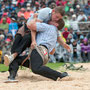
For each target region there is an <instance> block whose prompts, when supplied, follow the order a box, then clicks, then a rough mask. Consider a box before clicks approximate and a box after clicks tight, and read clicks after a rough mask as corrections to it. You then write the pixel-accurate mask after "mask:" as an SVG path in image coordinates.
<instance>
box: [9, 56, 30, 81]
mask: <svg viewBox="0 0 90 90" xmlns="http://www.w3.org/2000/svg"><path fill="white" fill-rule="evenodd" d="M26 57H27V55H26V56H18V57H16V59H15V60H14V61H13V62H12V63H11V64H10V65H9V74H10V76H9V79H13V80H14V79H15V77H16V74H17V71H18V69H19V66H20V65H21V63H22V62H23V60H24V59H25V58H26ZM23 66H25V67H29V60H27V61H26V62H25V63H24V64H23Z"/></svg>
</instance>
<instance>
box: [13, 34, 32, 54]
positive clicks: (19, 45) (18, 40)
mask: <svg viewBox="0 0 90 90" xmlns="http://www.w3.org/2000/svg"><path fill="white" fill-rule="evenodd" d="M30 45H31V33H28V34H27V35H25V36H23V37H22V36H21V35H20V34H17V35H16V37H15V40H14V43H13V45H12V48H11V53H15V52H17V53H18V54H21V53H22V52H23V51H24V50H25V49H26V48H27V47H30Z"/></svg>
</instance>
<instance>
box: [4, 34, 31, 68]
mask: <svg viewBox="0 0 90 90" xmlns="http://www.w3.org/2000/svg"><path fill="white" fill-rule="evenodd" d="M19 37H20V36H17V37H16V40H15V42H14V44H15V45H13V47H12V50H11V52H12V53H13V54H11V55H10V56H9V55H5V56H4V64H5V65H6V66H8V65H9V64H10V63H11V62H12V61H13V60H14V59H15V58H16V57H17V56H18V55H19V54H21V53H22V52H23V51H24V50H25V49H26V48H27V47H29V46H30V45H31V34H30V33H29V34H28V35H25V36H24V37H22V39H20V40H18V39H19ZM14 48H15V49H14Z"/></svg>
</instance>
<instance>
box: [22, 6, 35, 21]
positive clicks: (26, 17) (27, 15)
mask: <svg viewBox="0 0 90 90" xmlns="http://www.w3.org/2000/svg"><path fill="white" fill-rule="evenodd" d="M33 13H34V12H33V11H32V10H31V8H30V7H28V8H27V11H26V12H25V13H24V17H25V19H26V20H27V19H28V18H29V17H31V15H32V14H33Z"/></svg>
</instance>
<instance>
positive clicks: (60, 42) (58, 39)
mask: <svg viewBox="0 0 90 90" xmlns="http://www.w3.org/2000/svg"><path fill="white" fill-rule="evenodd" d="M57 41H58V43H59V44H60V45H62V46H63V47H64V46H65V44H66V43H65V42H64V40H63V39H62V37H58V38H57Z"/></svg>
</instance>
